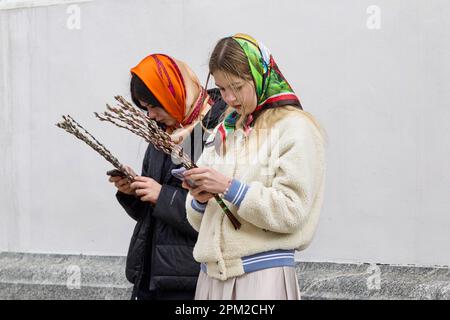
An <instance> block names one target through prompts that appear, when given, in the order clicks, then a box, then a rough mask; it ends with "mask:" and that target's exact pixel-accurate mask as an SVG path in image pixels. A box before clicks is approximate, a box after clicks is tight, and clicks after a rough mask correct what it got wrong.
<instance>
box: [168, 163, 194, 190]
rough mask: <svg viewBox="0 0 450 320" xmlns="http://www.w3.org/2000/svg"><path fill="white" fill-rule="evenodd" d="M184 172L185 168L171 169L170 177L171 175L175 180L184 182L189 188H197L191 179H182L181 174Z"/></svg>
mask: <svg viewBox="0 0 450 320" xmlns="http://www.w3.org/2000/svg"><path fill="white" fill-rule="evenodd" d="M185 171H186V168H185V167H181V168H178V169H173V170H172V171H171V173H172V175H173V176H174V177H175V178H177V179H180V180H181V181H186V183H187V184H188V185H189V186H190V187H191V188H195V187H197V185H196V184H195V182H194V181H193V180H191V179H185V178H184V175H183V172H185Z"/></svg>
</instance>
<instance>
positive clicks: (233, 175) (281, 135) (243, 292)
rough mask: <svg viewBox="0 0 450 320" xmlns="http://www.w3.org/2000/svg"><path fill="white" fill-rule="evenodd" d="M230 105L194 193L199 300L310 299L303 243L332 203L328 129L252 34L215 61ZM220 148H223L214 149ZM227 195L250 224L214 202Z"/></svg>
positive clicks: (231, 43)
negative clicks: (304, 289) (301, 265)
mask: <svg viewBox="0 0 450 320" xmlns="http://www.w3.org/2000/svg"><path fill="white" fill-rule="evenodd" d="M209 69H210V73H211V74H212V76H213V77H214V80H215V83H216V85H217V87H218V88H219V89H220V92H221V95H222V98H223V99H224V101H225V102H226V103H227V104H228V108H229V110H228V113H227V116H226V117H225V119H224V120H223V122H222V123H220V124H219V125H218V126H217V127H216V128H215V131H214V134H213V135H211V137H212V139H210V141H207V142H206V144H205V149H204V151H203V154H202V156H201V157H200V159H199V161H198V165H199V168H197V169H192V170H189V171H187V172H186V173H185V178H189V179H192V180H194V181H195V183H196V185H197V187H196V188H189V187H188V185H186V184H183V186H184V187H186V188H189V190H190V194H189V195H188V197H187V200H186V210H187V216H188V220H189V222H190V224H191V225H192V226H193V228H194V229H196V230H197V231H199V236H198V240H197V243H196V245H195V248H194V258H195V259H196V260H197V261H198V262H200V263H201V269H202V271H201V272H200V275H199V280H198V282H197V289H196V299H300V291H299V286H298V279H297V276H296V273H295V260H294V252H295V250H303V249H305V248H306V247H307V246H308V245H309V244H310V242H311V240H312V238H313V234H314V232H315V229H316V225H317V221H318V217H319V212H320V209H321V205H322V198H323V188H324V177H325V157H324V153H325V146H324V145H325V142H324V134H323V132H322V130H321V128H320V127H319V125H318V123H317V121H315V119H314V118H313V117H312V115H310V114H309V113H307V112H305V111H303V110H302V107H301V104H300V102H299V99H298V98H297V96H296V95H295V93H294V92H293V90H292V88H291V86H290V85H289V83H288V82H287V81H286V79H285V78H284V77H283V75H282V74H281V72H280V70H279V69H278V66H277V64H276V63H275V61H274V59H273V57H272V55H271V54H270V52H269V50H268V49H267V48H266V47H265V46H264V45H263V44H262V43H260V42H258V41H256V40H255V39H253V38H252V37H250V36H248V35H244V34H238V35H235V36H233V37H227V38H224V39H222V40H220V41H219V42H218V44H217V45H216V47H215V49H214V50H213V53H212V55H211V58H210V61H209ZM214 146H215V147H214ZM217 193H218V194H220V195H222V197H224V199H225V203H226V204H227V206H228V207H229V208H230V210H231V211H232V212H233V214H234V215H235V216H236V217H237V218H238V220H239V221H240V222H241V224H242V227H241V228H240V229H239V230H236V229H235V228H234V227H233V225H232V224H231V222H230V221H229V220H228V218H227V217H226V216H225V215H224V214H223V213H222V211H221V209H220V207H219V206H218V205H217V203H216V202H215V201H214V199H212V200H211V198H212V195H213V194H217Z"/></svg>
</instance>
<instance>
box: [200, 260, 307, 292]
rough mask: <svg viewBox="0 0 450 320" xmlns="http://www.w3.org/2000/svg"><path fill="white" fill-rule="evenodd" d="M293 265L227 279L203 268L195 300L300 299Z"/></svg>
mask: <svg viewBox="0 0 450 320" xmlns="http://www.w3.org/2000/svg"><path fill="white" fill-rule="evenodd" d="M300 299H301V297H300V289H299V286H298V279H297V274H296V272H295V268H293V267H276V268H269V269H263V270H259V271H255V272H250V273H246V274H244V275H242V276H239V277H235V278H230V279H227V280H225V281H221V280H217V279H214V278H211V277H209V276H208V275H207V274H206V273H205V272H203V271H200V275H199V277H198V281H197V289H196V291H195V300H300Z"/></svg>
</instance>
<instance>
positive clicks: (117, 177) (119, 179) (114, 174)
mask: <svg viewBox="0 0 450 320" xmlns="http://www.w3.org/2000/svg"><path fill="white" fill-rule="evenodd" d="M125 170H127V172H128V173H130V174H132V175H133V176H136V174H135V173H134V171H133V170H132V169H131V168H130V167H127V166H126V167H125ZM106 174H107V175H108V176H109V182H111V183H114V186H115V187H116V188H117V190H119V191H120V192H122V193H125V194H129V195H134V194H135V192H134V189H133V188H132V187H131V183H132V181H129V180H128V178H127V177H126V175H125V174H124V173H123V172H122V171H120V170H117V169H114V170H110V171H108V172H107V173H106Z"/></svg>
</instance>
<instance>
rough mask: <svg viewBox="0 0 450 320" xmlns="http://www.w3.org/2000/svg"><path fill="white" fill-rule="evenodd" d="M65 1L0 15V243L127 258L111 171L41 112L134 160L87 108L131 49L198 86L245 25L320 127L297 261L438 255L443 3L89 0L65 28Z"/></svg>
mask: <svg viewBox="0 0 450 320" xmlns="http://www.w3.org/2000/svg"><path fill="white" fill-rule="evenodd" d="M370 5H377V6H378V7H379V8H380V9H381V12H380V13H381V29H379V30H371V29H369V28H368V27H367V24H366V23H367V19H368V18H369V16H370V14H368V13H367V12H366V9H367V8H368V7H369V6H370ZM67 8H68V6H67V5H60V6H49V7H47V6H44V7H36V8H29V9H16V10H7V11H0V30H1V34H0V68H1V69H0V85H1V86H0V88H1V91H0V93H1V96H0V101H1V108H0V143H1V149H0V150H1V154H0V163H1V165H0V219H1V220H0V221H1V222H0V223H1V227H0V228H1V229H0V232H2V234H1V237H0V241H1V242H0V250H6V251H25V252H53V253H83V254H101V255H124V254H126V250H127V247H128V241H129V238H130V236H131V231H132V228H133V222H132V221H131V220H130V219H129V218H128V217H127V216H126V214H125V213H124V211H123V210H122V209H121V207H120V206H119V205H118V203H117V202H116V201H115V199H114V189H113V187H112V186H110V185H109V184H108V183H107V182H106V177H105V173H104V172H105V171H106V170H107V169H108V168H109V167H110V166H109V165H108V164H107V163H106V162H105V161H104V160H103V159H101V158H100V157H99V156H98V155H96V154H95V153H94V152H91V151H90V150H89V149H88V147H87V146H84V145H83V144H82V143H81V142H78V141H76V140H75V139H74V138H72V137H71V136H69V135H68V134H66V133H64V132H63V131H62V130H60V129H58V128H56V127H55V126H54V123H56V122H57V121H58V120H59V119H60V115H62V114H67V113H70V114H71V115H72V116H73V117H75V118H76V119H78V120H79V121H80V122H81V123H82V124H84V125H85V127H87V128H89V129H90V130H91V132H92V133H93V134H94V135H95V136H97V137H98V138H99V139H100V140H101V141H103V142H104V143H105V145H107V146H109V147H110V149H111V151H112V152H113V153H114V154H116V155H117V156H118V157H119V159H121V160H122V161H123V162H125V163H130V164H131V165H132V166H134V167H135V168H136V169H140V166H141V159H142V157H143V154H144V151H145V147H146V145H145V143H144V142H140V141H139V139H137V138H135V137H134V136H132V135H130V134H127V133H126V132H124V131H120V130H119V129H116V128H112V127H111V126H109V125H108V124H104V123H100V122H99V121H97V120H96V119H95V118H94V117H93V114H92V112H93V111H102V110H103V109H104V103H106V102H112V100H113V96H114V95H115V94H123V95H126V96H128V81H129V68H130V67H132V66H134V65H135V64H137V63H138V62H139V61H140V59H141V58H143V57H144V56H145V55H147V54H149V53H154V52H164V53H168V54H171V55H174V56H175V57H177V58H180V59H182V60H185V61H186V62H187V63H189V64H190V65H191V66H192V68H193V69H194V70H195V71H196V72H197V73H198V75H199V76H200V78H201V79H202V80H203V81H204V80H205V78H206V77H205V76H206V72H207V61H208V55H209V53H210V51H211V50H212V48H213V46H214V44H215V42H216V41H217V40H218V39H219V38H221V37H223V36H226V35H231V34H233V33H235V32H246V33H249V34H252V35H253V36H255V37H256V38H258V39H261V40H262V41H263V42H264V43H265V44H266V45H267V46H268V47H269V48H271V50H272V52H273V54H274V56H275V58H276V60H277V62H278V64H279V66H280V68H281V70H282V71H283V72H284V74H285V76H286V77H287V79H288V80H289V81H290V83H291V84H292V85H293V87H294V89H295V90H296V92H297V93H298V95H299V96H300V99H301V101H302V104H303V106H304V107H305V109H306V110H308V111H310V112H311V113H313V114H314V115H316V117H317V118H318V119H319V120H320V121H321V122H322V124H323V125H324V127H325V129H326V130H327V132H328V135H329V140H330V142H329V149H328V176H327V179H328V180H327V187H326V197H325V203H324V207H323V211H322V216H321V220H320V223H319V228H318V231H317V234H316V238H315V240H314V242H313V244H312V245H311V247H310V248H309V249H307V250H306V251H304V252H302V253H300V254H299V255H298V258H299V259H301V260H308V261H336V262H347V261H348V262H380V263H393V264H420V265H448V264H449V261H450V236H449V234H450V232H449V229H450V215H449V213H450V197H449V191H450V190H449V177H450V161H449V159H450V157H449V156H450V141H449V140H450V139H449V138H450V137H449V133H450V131H449V129H450V127H449V123H450V121H449V120H450V118H449V104H450V96H449V92H450V72H449V70H450V68H449V67H450V63H449V59H448V52H449V51H450V42H449V39H450V37H449V36H450V21H449V19H448V16H450V3H449V2H448V1H446V0H430V1H422V0H403V1H400V0H395V1H392V0H390V1H381V0H377V1H364V0H346V1H332V0H320V1H304V0H303V1H294V0H292V1H289V0H276V1H275V0H274V1H261V0H251V1H238V0H229V1H226V2H224V1H211V0H184V1H183V0H156V1H146V0H126V1H125V0H121V1H119V0H108V1H107V0H94V1H92V2H86V3H80V4H79V8H80V9H81V11H80V13H81V29H79V30H69V29H68V28H67V26H66V23H67V20H68V18H69V16H70V14H68V13H67V12H66V10H67ZM293 134H295V132H293Z"/></svg>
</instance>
